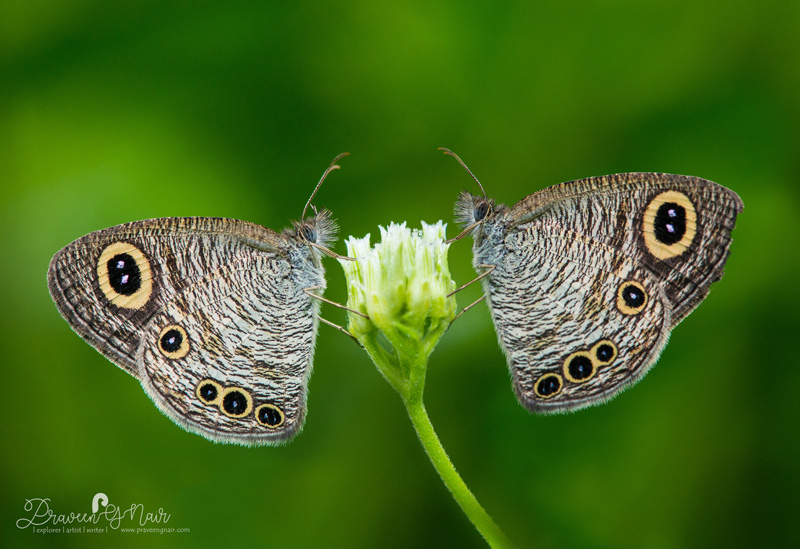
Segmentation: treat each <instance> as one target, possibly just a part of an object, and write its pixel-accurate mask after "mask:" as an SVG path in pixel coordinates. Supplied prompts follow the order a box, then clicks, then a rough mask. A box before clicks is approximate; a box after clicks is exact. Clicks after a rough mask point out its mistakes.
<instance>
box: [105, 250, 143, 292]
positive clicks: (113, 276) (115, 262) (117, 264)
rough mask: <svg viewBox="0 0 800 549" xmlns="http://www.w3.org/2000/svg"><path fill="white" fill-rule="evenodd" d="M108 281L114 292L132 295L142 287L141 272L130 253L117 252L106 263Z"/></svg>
mask: <svg viewBox="0 0 800 549" xmlns="http://www.w3.org/2000/svg"><path fill="white" fill-rule="evenodd" d="M106 268H107V269H108V283H109V284H111V287H112V288H113V289H114V291H115V292H117V293H118V294H122V295H133V294H135V293H136V292H137V291H138V290H139V288H141V287H142V272H141V271H140V270H139V266H138V265H137V264H136V260H135V259H134V258H133V256H131V255H130V254H117V255H115V256H114V257H112V258H111V259H109V260H108V263H106Z"/></svg>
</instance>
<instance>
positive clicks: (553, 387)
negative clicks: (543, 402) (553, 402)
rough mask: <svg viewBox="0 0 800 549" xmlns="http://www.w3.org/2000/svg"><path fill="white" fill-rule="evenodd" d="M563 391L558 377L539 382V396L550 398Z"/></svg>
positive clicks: (549, 377)
mask: <svg viewBox="0 0 800 549" xmlns="http://www.w3.org/2000/svg"><path fill="white" fill-rule="evenodd" d="M559 389H561V382H560V381H559V380H558V378H557V377H556V376H547V377H545V378H542V379H540V380H539V394H540V395H542V396H550V395H552V394H555V393H557V392H558V391H559Z"/></svg>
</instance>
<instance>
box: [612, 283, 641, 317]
mask: <svg viewBox="0 0 800 549" xmlns="http://www.w3.org/2000/svg"><path fill="white" fill-rule="evenodd" d="M645 305H647V290H645V289H644V286H642V285H641V284H640V283H638V282H635V281H633V280H628V281H625V282H623V283H622V284H620V286H619V291H618V292H617V309H619V310H620V312H621V313H622V314H625V315H638V314H639V313H641V312H642V310H644V308H645Z"/></svg>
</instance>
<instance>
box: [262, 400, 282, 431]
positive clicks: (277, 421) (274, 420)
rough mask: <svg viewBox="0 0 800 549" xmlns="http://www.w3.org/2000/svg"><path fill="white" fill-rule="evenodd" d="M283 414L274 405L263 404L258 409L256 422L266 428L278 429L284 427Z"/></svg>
mask: <svg viewBox="0 0 800 549" xmlns="http://www.w3.org/2000/svg"><path fill="white" fill-rule="evenodd" d="M283 418H284V415H283V412H281V409H280V408H278V407H277V406H275V405H274V404H262V405H261V406H259V407H258V408H256V421H258V422H259V423H260V424H261V425H263V426H264V427H269V428H270V429H277V428H278V427H280V426H281V425H283Z"/></svg>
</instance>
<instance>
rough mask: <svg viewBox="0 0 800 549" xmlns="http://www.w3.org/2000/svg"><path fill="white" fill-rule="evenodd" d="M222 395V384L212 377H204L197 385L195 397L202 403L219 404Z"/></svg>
mask: <svg viewBox="0 0 800 549" xmlns="http://www.w3.org/2000/svg"><path fill="white" fill-rule="evenodd" d="M220 395H222V385H220V384H219V383H217V382H216V381H214V380H213V379H204V380H203V381H201V382H200V383H199V384H198V385H197V398H199V399H200V401H201V402H203V403H204V404H211V405H215V404H219V397H220Z"/></svg>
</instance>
